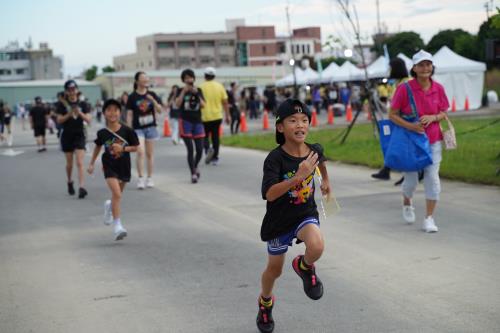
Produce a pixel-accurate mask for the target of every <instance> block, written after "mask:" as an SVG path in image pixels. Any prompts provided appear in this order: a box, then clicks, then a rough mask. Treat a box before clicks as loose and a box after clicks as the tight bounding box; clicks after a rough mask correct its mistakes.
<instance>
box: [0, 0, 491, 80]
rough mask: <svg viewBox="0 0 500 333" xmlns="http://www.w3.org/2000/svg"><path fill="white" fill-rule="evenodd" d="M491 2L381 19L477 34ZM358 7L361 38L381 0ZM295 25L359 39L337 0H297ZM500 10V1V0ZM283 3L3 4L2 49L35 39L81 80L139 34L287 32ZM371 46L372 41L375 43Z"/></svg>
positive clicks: (424, 3)
mask: <svg viewBox="0 0 500 333" xmlns="http://www.w3.org/2000/svg"><path fill="white" fill-rule="evenodd" d="M486 1H489V0H379V2H380V16H381V21H382V22H383V23H385V25H386V26H387V28H388V30H389V32H398V31H409V30H413V31H415V32H418V33H419V34H420V35H421V37H422V38H423V39H424V42H428V41H429V39H430V38H431V37H432V36H433V35H434V34H436V33H437V32H438V31H440V30H444V29H456V28H462V29H464V30H466V31H469V32H471V33H473V34H476V33H477V32H478V30H479V25H480V24H481V23H482V22H483V21H485V20H486V10H485V7H484V3H485V2H486ZM350 2H351V3H353V4H355V5H356V8H357V12H358V17H359V20H360V26H361V31H362V35H364V36H366V37H368V36H371V35H372V34H373V33H374V32H375V29H376V6H375V3H376V1H375V0H351V1H350ZM289 4H290V13H291V15H290V18H291V22H292V28H295V27H303V26H317V25H319V26H321V29H322V37H323V39H325V38H326V37H327V36H328V35H330V34H332V35H334V36H336V37H340V38H341V39H342V40H344V41H345V42H346V43H350V42H352V40H353V38H352V33H351V29H350V26H349V23H348V22H347V20H346V19H345V18H343V15H341V13H340V10H339V6H338V5H337V1H336V0H302V1H301V0H290V1H289ZM493 4H494V6H500V0H495V1H493ZM286 5H287V1H283V0H276V1H273V0H252V1H237V0H232V1H229V0H213V1H199V0H196V1H193V0H192V1H178V0H176V1H170V0H139V1H129V0H121V1H117V0H85V1H76V0H64V1H63V0H47V1H36V0H4V1H2V18H1V19H0V31H1V33H0V47H3V46H5V45H6V44H7V42H8V41H11V40H18V41H19V42H20V43H21V44H22V45H24V42H26V41H27V40H28V38H29V37H31V38H32V41H33V43H34V44H35V45H36V47H38V43H39V42H48V43H49V46H50V47H51V48H52V49H53V50H54V53H55V54H56V55H61V56H63V59H64V66H65V71H66V73H67V74H72V75H75V74H77V73H79V72H81V70H82V69H83V68H86V67H90V66H91V65H92V64H96V65H98V66H99V67H102V66H106V65H111V64H112V57H113V56H115V55H121V54H126V53H132V52H134V51H135V37H137V36H143V35H148V34H152V33H159V32H200V31H202V32H211V31H223V30H225V19H226V18H244V19H245V20H246V24H247V25H260V24H262V25H263V24H269V25H275V26H276V32H277V33H278V34H286V32H287V24H286V14H285V7H286ZM370 42H371V39H370Z"/></svg>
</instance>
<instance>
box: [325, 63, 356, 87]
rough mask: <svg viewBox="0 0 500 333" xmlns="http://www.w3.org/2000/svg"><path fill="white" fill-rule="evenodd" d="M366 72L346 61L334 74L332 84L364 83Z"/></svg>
mask: <svg viewBox="0 0 500 333" xmlns="http://www.w3.org/2000/svg"><path fill="white" fill-rule="evenodd" d="M364 80H365V71H364V70H362V69H359V68H358V67H356V66H354V65H353V64H352V63H351V62H350V61H346V62H344V63H343V64H342V66H340V67H339V69H338V70H337V71H336V72H334V73H333V75H332V78H331V80H330V82H347V81H364Z"/></svg>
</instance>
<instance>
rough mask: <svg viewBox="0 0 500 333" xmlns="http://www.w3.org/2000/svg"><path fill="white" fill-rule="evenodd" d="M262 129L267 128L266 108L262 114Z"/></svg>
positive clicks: (265, 129) (267, 116)
mask: <svg viewBox="0 0 500 333" xmlns="http://www.w3.org/2000/svg"><path fill="white" fill-rule="evenodd" d="M262 129H263V130H264V131H267V130H268V129H269V115H268V113H267V110H264V115H263V116H262Z"/></svg>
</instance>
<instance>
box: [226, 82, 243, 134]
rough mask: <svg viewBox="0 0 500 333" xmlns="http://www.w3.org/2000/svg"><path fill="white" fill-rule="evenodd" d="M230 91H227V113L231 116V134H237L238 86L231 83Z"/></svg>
mask: <svg viewBox="0 0 500 333" xmlns="http://www.w3.org/2000/svg"><path fill="white" fill-rule="evenodd" d="M230 87H231V89H229V90H228V92H227V96H228V99H227V100H228V103H229V113H230V114H231V126H230V129H231V134H238V130H239V128H240V108H239V106H238V105H239V102H238V98H239V96H238V85H237V84H236V82H231V85H230Z"/></svg>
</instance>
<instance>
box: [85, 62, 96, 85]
mask: <svg viewBox="0 0 500 333" xmlns="http://www.w3.org/2000/svg"><path fill="white" fill-rule="evenodd" d="M98 69H99V68H98V67H97V66H96V65H93V66H92V67H90V68H89V69H87V70H85V80H87V81H92V80H94V79H95V77H96V76H97V70H98Z"/></svg>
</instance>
